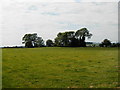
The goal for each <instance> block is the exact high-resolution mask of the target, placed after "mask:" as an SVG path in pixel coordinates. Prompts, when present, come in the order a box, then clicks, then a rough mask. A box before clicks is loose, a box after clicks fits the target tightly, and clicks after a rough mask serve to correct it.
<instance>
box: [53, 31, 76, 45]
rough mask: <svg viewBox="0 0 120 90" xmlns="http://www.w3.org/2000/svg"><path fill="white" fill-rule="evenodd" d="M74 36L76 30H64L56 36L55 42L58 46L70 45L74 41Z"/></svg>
mask: <svg viewBox="0 0 120 90" xmlns="http://www.w3.org/2000/svg"><path fill="white" fill-rule="evenodd" d="M73 37H74V32H73V31H71V32H63V33H58V35H57V37H56V38H55V44H56V45H57V46H64V47H66V46H70V45H71V43H72V39H73Z"/></svg>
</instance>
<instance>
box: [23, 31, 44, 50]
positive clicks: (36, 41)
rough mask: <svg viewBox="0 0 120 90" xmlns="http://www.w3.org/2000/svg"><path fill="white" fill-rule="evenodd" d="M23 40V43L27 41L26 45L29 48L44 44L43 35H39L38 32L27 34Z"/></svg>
mask: <svg viewBox="0 0 120 90" xmlns="http://www.w3.org/2000/svg"><path fill="white" fill-rule="evenodd" d="M22 40H23V43H25V47H27V48H32V47H39V46H42V45H44V41H43V39H42V38H41V37H38V36H37V33H33V34H25V35H24V37H23V38H22Z"/></svg>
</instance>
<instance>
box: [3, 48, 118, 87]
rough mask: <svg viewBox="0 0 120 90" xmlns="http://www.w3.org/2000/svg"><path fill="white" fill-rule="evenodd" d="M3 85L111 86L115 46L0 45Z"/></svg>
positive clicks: (115, 69) (115, 82) (114, 81)
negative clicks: (12, 46) (4, 46)
mask: <svg viewBox="0 0 120 90" xmlns="http://www.w3.org/2000/svg"><path fill="white" fill-rule="evenodd" d="M2 58H3V59H2V63H3V64H2V70H3V71H2V80H3V81H2V86H3V88H114V87H117V86H118V49H117V48H100V47H94V48H92V47H86V48H82V47H81V48H70V47H42V48H4V49H2Z"/></svg>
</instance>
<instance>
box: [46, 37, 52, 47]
mask: <svg viewBox="0 0 120 90" xmlns="http://www.w3.org/2000/svg"><path fill="white" fill-rule="evenodd" d="M46 46H48V47H52V46H54V43H53V41H52V40H50V39H48V40H47V41H46Z"/></svg>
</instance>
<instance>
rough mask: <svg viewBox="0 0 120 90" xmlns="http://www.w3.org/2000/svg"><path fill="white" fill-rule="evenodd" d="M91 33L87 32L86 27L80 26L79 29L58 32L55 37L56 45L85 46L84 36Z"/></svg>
mask: <svg viewBox="0 0 120 90" xmlns="http://www.w3.org/2000/svg"><path fill="white" fill-rule="evenodd" d="M91 36H92V34H91V33H89V31H88V30H87V28H82V29H80V30H77V31H76V32H74V31H69V32H63V33H58V34H57V37H56V38H55V44H56V46H64V47H78V46H80V47H85V46H86V43H85V38H86V37H88V39H89V38H91Z"/></svg>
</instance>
